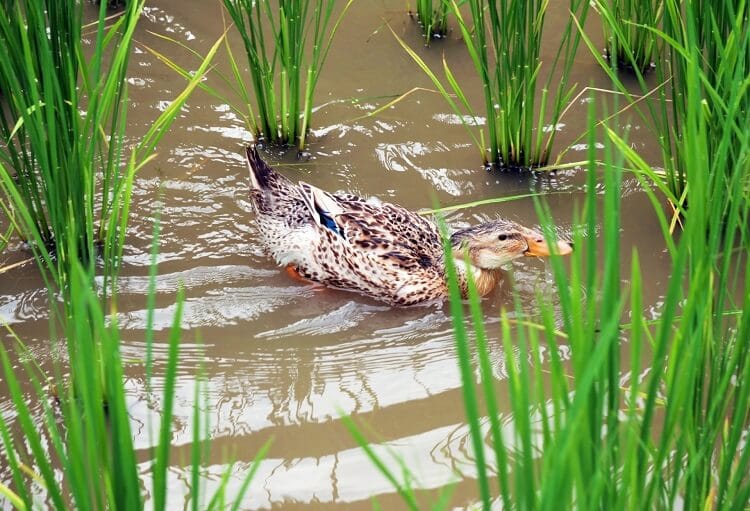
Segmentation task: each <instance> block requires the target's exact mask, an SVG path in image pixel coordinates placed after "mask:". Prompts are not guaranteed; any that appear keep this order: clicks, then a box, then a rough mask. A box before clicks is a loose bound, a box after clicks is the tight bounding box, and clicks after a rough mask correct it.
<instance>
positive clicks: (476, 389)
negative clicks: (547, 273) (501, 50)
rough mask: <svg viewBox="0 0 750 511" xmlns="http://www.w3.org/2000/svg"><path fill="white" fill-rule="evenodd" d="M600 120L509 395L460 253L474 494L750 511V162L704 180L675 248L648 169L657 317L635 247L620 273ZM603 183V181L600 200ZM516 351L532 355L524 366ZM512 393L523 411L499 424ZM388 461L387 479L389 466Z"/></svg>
mask: <svg viewBox="0 0 750 511" xmlns="http://www.w3.org/2000/svg"><path fill="white" fill-rule="evenodd" d="M690 121H691V122H690V124H689V125H688V126H685V127H684V133H685V134H686V137H689V140H690V146H691V147H692V148H693V149H692V152H691V154H690V156H691V158H690V159H689V160H688V161H689V162H690V163H689V164H688V165H687V167H686V171H687V172H688V179H690V178H691V177H692V174H693V173H701V174H704V168H703V165H704V164H705V160H706V158H707V157H706V156H703V157H701V156H700V155H701V154H705V153H703V151H704V150H705V143H706V138H707V137H708V136H709V135H708V130H707V126H706V125H707V124H708V123H709V122H710V119H707V118H706V117H705V116H697V115H696V116H691V117H690ZM589 126H590V132H589V140H588V143H589V148H590V149H589V151H590V154H589V157H590V160H591V164H590V165H589V169H588V186H587V190H588V193H587V197H586V202H585V204H584V206H583V214H582V216H581V218H580V221H579V223H580V224H581V225H582V229H580V230H579V231H578V232H577V234H576V236H575V240H574V245H575V246H576V248H577V250H576V251H575V252H574V254H573V256H572V261H571V265H570V267H569V269H568V268H566V265H564V264H563V261H562V260H561V258H558V257H553V258H552V259H551V265H552V271H553V274H554V277H555V281H556V284H557V292H558V293H559V305H558V306H557V307H559V310H553V307H552V305H551V304H549V303H546V302H545V305H544V306H543V308H542V311H541V314H540V315H539V317H537V318H524V319H523V320H522V321H518V320H517V318H518V317H521V315H522V309H521V306H520V304H519V303H517V304H516V317H515V318H516V319H511V318H510V316H509V315H508V314H506V313H505V312H504V311H503V312H502V313H501V323H500V328H501V333H502V356H503V358H504V359H505V360H506V361H508V363H506V364H505V367H506V370H507V373H508V374H507V379H508V382H507V386H506V387H505V388H507V389H508V390H507V392H508V394H507V396H506V395H502V396H500V395H498V394H497V393H496V392H497V391H496V381H495V377H494V375H493V373H492V369H491V362H490V360H491V358H492V357H491V351H490V348H489V347H488V344H487V339H486V334H485V330H484V325H483V315H484V314H483V311H482V308H481V304H480V300H479V298H478V296H477V295H476V293H475V292H474V291H473V290H472V289H470V296H469V305H468V307H469V313H470V318H471V320H470V324H471V325H472V330H473V335H470V334H469V330H468V329H467V318H466V317H465V311H464V309H465V306H464V304H463V303H462V301H461V296H460V292H459V289H458V286H457V284H456V278H455V270H453V264H452V263H451V262H450V258H448V260H449V264H448V276H449V279H450V289H451V313H452V316H453V322H454V332H455V337H456V347H457V351H458V359H459V364H460V369H461V377H462V386H463V391H464V402H465V405H466V415H467V421H468V424H469V429H470V432H471V441H472V447H473V454H474V456H473V459H474V460H475V465H476V473H477V476H478V477H477V480H478V497H477V498H478V500H479V501H480V502H481V507H482V509H490V508H491V507H492V506H493V505H495V504H497V503H498V501H499V503H501V505H502V508H503V509H572V508H575V509H675V508H685V509H738V510H739V509H745V508H746V507H747V505H748V503H750V481H749V480H748V479H747V474H748V473H749V472H750V450H748V449H747V447H746V446H745V445H744V443H745V441H746V439H745V438H744V435H745V432H746V431H747V426H748V423H749V422H750V415H749V414H750V345H748V343H747V339H749V338H750V303H749V302H748V301H747V300H743V299H742V297H743V296H745V295H746V290H747V289H748V286H749V285H750V277H748V276H749V275H750V261H748V260H747V258H746V257H738V254H747V253H748V252H749V251H750V239H749V238H748V237H747V231H746V226H747V222H748V220H750V218H749V216H750V203H748V201H747V200H744V199H743V194H744V193H745V190H744V186H745V185H744V183H743V180H744V172H745V169H744V168H743V167H742V166H739V165H736V166H734V167H729V169H730V172H729V175H728V176H727V174H725V173H709V174H708V175H707V177H706V178H704V179H700V180H697V179H696V181H695V183H697V185H694V187H693V188H692V192H691V193H692V194H693V195H692V197H694V198H695V202H691V207H690V208H689V209H688V210H686V211H685V219H684V221H685V229H684V231H683V233H682V235H681V236H680V239H679V240H678V241H674V240H673V239H672V238H671V234H670V229H669V219H668V218H667V217H666V216H665V214H664V213H663V211H662V208H661V205H660V204H659V199H658V197H657V195H656V194H654V193H653V192H652V191H651V190H650V189H649V188H648V186H649V183H650V181H649V179H648V178H647V177H646V176H644V175H641V174H637V175H639V176H640V177H641V182H642V184H643V185H644V186H645V187H647V191H648V193H649V194H650V196H651V197H652V199H653V202H654V209H655V215H656V216H657V218H658V220H659V222H660V224H661V225H662V228H663V232H664V236H665V241H666V243H667V246H668V252H669V255H670V257H671V260H672V273H671V276H670V278H669V282H668V284H667V287H666V289H665V291H664V293H665V294H664V299H663V303H662V304H661V307H660V311H659V317H658V319H656V320H647V319H646V318H645V317H644V313H643V306H642V305H643V304H642V284H641V283H642V278H641V272H640V265H639V259H638V255H637V253H635V252H634V253H633V256H632V262H631V266H630V270H629V271H628V272H623V270H622V269H623V265H622V260H621V255H620V254H621V247H620V241H619V240H620V218H621V211H620V197H621V180H622V173H623V170H622V169H623V158H624V156H623V154H622V152H620V151H619V147H618V145H616V144H614V143H612V142H610V143H607V144H605V149H604V156H603V158H602V161H603V163H602V164H601V165H602V166H601V168H598V167H597V164H596V163H594V161H595V152H594V149H593V147H594V144H595V142H596V140H597V139H596V138H595V127H596V123H595V119H594V114H593V107H592V110H591V114H590V117H589ZM730 132H731V128H728V132H727V133H726V134H725V135H724V137H726V138H729V137H730V136H731V134H730ZM600 171H601V172H600ZM598 174H599V175H602V176H603V181H604V183H603V184H604V186H603V190H604V197H603V201H602V204H601V206H599V205H598V203H599V200H600V197H599V196H597V192H596V190H597V189H599V188H598V187H597V186H596V185H597V175H598ZM690 182H693V181H690ZM709 197H711V198H712V199H711V200H709ZM540 214H541V216H542V218H543V219H544V224H545V225H546V226H547V228H546V231H547V232H548V233H550V234H551V233H552V232H553V229H552V227H551V223H550V219H549V215H548V212H547V211H546V210H545V209H544V208H543V207H540ZM717 226H721V227H717ZM598 236H600V237H601V241H602V242H601V243H599V242H598V241H599V240H598V239H597V237H598ZM601 247H606V248H604V249H602V248H601ZM447 254H448V256H450V251H448V252H447ZM621 273H623V275H621ZM540 300H541V298H540ZM628 315H629V316H630V320H629V321H627V319H626V318H627V316H628ZM557 318H561V319H557ZM563 350H564V352H566V353H568V354H569V359H563V358H562V356H561V353H562V352H563ZM518 351H520V353H522V354H525V355H524V356H522V357H521V362H520V363H513V362H512V361H513V360H516V359H517V357H516V353H517V352H518ZM497 356H498V355H497V354H494V357H497ZM526 360H528V363H527V362H525V361H526ZM477 378H478V379H479V383H477ZM500 399H507V400H508V401H509V403H510V408H511V410H512V413H511V414H510V415H509V416H506V417H503V418H502V421H503V426H502V429H501V426H500V416H499V415H498V411H497V410H498V406H497V402H498V400H500ZM482 405H483V406H482ZM482 410H484V412H483V411H482ZM483 413H486V417H485V416H483V415H482V414H483ZM509 431H510V432H511V433H510V434H509V433H508V432H509ZM357 438H358V440H359V441H360V442H365V441H366V440H365V439H364V437H363V436H362V435H361V434H360V436H358V437H357ZM368 454H369V455H370V456H371V457H373V456H374V454H373V451H372V450H370V451H368ZM490 460H491V461H490ZM377 463H378V465H377V466H378V467H380V468H381V470H384V468H383V467H386V466H387V464H386V463H385V462H384V461H383V460H378V461H377ZM490 467H496V471H494V472H492V471H491V470H490ZM385 470H387V468H386V469H385ZM390 477H391V478H393V477H394V476H393V474H392V473H391V474H390ZM407 481H408V479H407ZM399 484H400V485H402V484H404V483H400V482H399ZM399 491H400V493H401V494H409V493H408V492H407V491H406V490H404V489H403V488H402V489H400V490H399ZM409 503H410V507H412V508H416V507H417V506H416V505H415V504H414V503H413V501H411V500H410V501H409Z"/></svg>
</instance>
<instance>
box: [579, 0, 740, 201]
mask: <svg viewBox="0 0 750 511" xmlns="http://www.w3.org/2000/svg"><path fill="white" fill-rule="evenodd" d="M662 8H663V15H662V20H663V21H662V28H661V29H659V28H656V27H645V26H643V27H640V28H643V29H646V30H648V31H649V32H651V33H653V34H654V36H655V37H656V38H657V40H658V41H660V43H659V44H663V45H664V50H663V53H664V55H665V57H664V59H661V60H660V62H658V63H657V65H656V67H655V73H656V81H657V82H658V83H659V84H660V85H659V86H658V90H656V94H653V97H654V98H655V101H648V102H645V105H646V111H644V110H643V109H642V108H641V107H640V106H638V107H636V108H635V111H636V112H638V113H639V115H640V116H641V118H642V120H643V121H644V123H645V124H646V126H648V127H649V128H650V129H651V130H652V131H653V132H654V135H655V137H656V140H657V141H658V142H659V145H660V148H661V152H662V162H660V163H661V165H660V166H661V168H662V169H663V170H661V171H660V172H655V171H654V170H653V169H650V170H648V169H646V168H645V167H648V166H646V165H642V164H641V163H642V162H638V161H635V160H632V161H631V160H629V163H630V164H632V165H633V166H635V167H637V168H641V169H642V170H643V171H644V172H646V171H648V172H650V173H651V174H652V175H653V178H654V182H656V183H657V186H659V187H660V189H661V190H662V191H663V192H664V193H665V196H666V197H667V198H668V199H669V201H670V202H671V203H672V205H673V207H674V208H675V209H676V210H677V211H678V212H679V213H680V214H683V213H684V210H685V209H686V208H687V203H688V200H689V195H690V192H689V190H690V189H691V188H692V186H693V185H692V184H689V181H688V178H687V176H688V173H687V171H686V168H687V167H688V166H689V165H690V164H691V162H690V161H688V160H687V158H688V156H687V154H688V152H689V148H688V145H689V144H687V143H686V142H687V139H686V134H685V127H686V126H687V119H688V117H689V116H690V115H697V114H695V112H698V111H703V115H705V116H706V124H705V125H704V129H706V130H707V134H706V137H707V138H706V142H707V143H708V147H707V151H708V153H707V154H708V158H709V164H708V165H706V166H705V167H704V169H703V175H700V176H699V175H696V177H695V178H696V179H702V180H705V179H707V178H708V176H707V175H706V174H707V172H709V171H717V172H722V173H726V172H733V170H732V169H734V168H735V166H736V165H743V163H742V162H743V161H744V162H746V161H747V157H748V156H747V151H746V148H745V147H744V145H743V142H742V140H743V138H744V134H743V132H744V131H745V126H747V125H748V122H750V113H749V112H750V109H749V107H750V90H749V89H748V84H749V83H750V82H749V81H748V80H749V79H748V76H750V31H749V30H748V25H747V19H748V16H749V15H750V6H748V5H747V3H746V2H740V3H739V4H735V3H733V2H728V1H727V2H723V1H722V2H701V1H698V0H690V1H687V2H679V1H677V0H663V4H662ZM579 31H580V32H581V33H582V36H583V38H584V41H586V44H587V45H588V47H589V49H590V50H591V53H592V54H593V55H594V57H595V58H597V60H598V61H599V63H600V65H601V66H602V68H603V69H604V70H605V71H606V72H607V73H608V74H609V76H610V77H611V79H612V82H613V84H614V85H615V87H616V88H617V90H618V91H620V92H622V93H623V94H625V95H626V96H627V97H629V98H630V93H629V91H628V88H627V86H626V85H625V84H623V82H622V81H621V80H620V79H619V77H618V76H617V73H616V72H615V71H614V70H613V69H611V68H610V66H609V65H608V63H607V62H605V61H604V60H603V59H602V58H601V56H600V55H599V52H598V50H596V49H595V47H594V45H593V44H592V43H591V41H590V39H588V38H587V37H586V35H585V34H584V33H583V31H582V29H581V25H580V24H579ZM623 48H624V50H625V51H626V53H627V52H629V53H630V54H629V55H628V56H627V60H628V61H634V60H635V55H633V54H632V52H630V50H629V49H627V48H625V47H623ZM634 71H635V75H636V77H637V79H638V81H639V83H640V86H641V89H642V91H643V92H648V93H649V94H650V95H651V93H653V92H654V91H649V90H648V86H647V85H646V83H645V81H644V80H643V76H642V73H641V72H640V70H638V69H635V70H634ZM690 112H693V113H690ZM727 126H729V127H731V129H730V130H729V132H727ZM727 137H728V138H727ZM727 152H728V154H726V153H727ZM628 154H630V155H634V153H632V151H631V152H629V153H628ZM717 155H722V158H723V157H724V156H725V155H726V156H728V159H727V160H726V161H724V163H725V166H723V167H721V166H717V165H714V164H713V163H712V160H713V159H714V158H715V157H716V156H717ZM744 165H745V166H746V163H745V164H744ZM710 169H713V170H710ZM746 174H748V172H746ZM659 181H660V182H661V183H659Z"/></svg>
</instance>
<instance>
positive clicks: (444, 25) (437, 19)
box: [416, 0, 448, 42]
mask: <svg viewBox="0 0 750 511" xmlns="http://www.w3.org/2000/svg"><path fill="white" fill-rule="evenodd" d="M416 14H417V21H418V22H419V25H420V26H421V27H422V34H423V35H424V38H425V40H426V41H427V42H429V41H430V39H434V38H440V37H445V35H447V34H448V2H447V1H446V0H435V1H433V0H417V11H416Z"/></svg>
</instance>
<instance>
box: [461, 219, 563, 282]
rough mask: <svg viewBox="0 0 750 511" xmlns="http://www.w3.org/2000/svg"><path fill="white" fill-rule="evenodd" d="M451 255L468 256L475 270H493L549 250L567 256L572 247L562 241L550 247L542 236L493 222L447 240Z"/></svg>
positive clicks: (510, 224) (469, 229)
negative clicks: (518, 259) (449, 243)
mask: <svg viewBox="0 0 750 511" xmlns="http://www.w3.org/2000/svg"><path fill="white" fill-rule="evenodd" d="M451 246H452V247H453V253H454V254H453V255H454V256H455V257H456V258H457V259H458V260H460V259H463V257H464V254H465V253H468V256H469V262H470V263H471V265H472V266H474V267H475V268H479V269H482V270H496V269H499V268H500V267H501V266H502V265H504V264H506V263H509V262H510V261H512V260H514V259H517V258H519V257H531V256H537V257H545V256H549V255H551V254H552V252H553V250H554V251H555V252H557V253H558V254H560V255H567V254H570V253H571V252H572V251H573V247H572V246H571V244H570V243H568V242H566V241H556V242H555V244H554V247H551V246H550V245H549V244H548V243H547V242H546V241H545V239H544V235H543V234H542V233H540V232H538V231H535V230H533V229H529V228H527V227H524V226H522V225H519V224H517V223H515V222H511V221H509V220H495V221H492V222H485V223H482V224H479V225H475V226H472V227H468V228H466V229H461V230H460V231H457V232H455V233H453V235H452V236H451Z"/></svg>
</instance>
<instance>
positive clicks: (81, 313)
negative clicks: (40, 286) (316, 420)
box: [0, 247, 267, 511]
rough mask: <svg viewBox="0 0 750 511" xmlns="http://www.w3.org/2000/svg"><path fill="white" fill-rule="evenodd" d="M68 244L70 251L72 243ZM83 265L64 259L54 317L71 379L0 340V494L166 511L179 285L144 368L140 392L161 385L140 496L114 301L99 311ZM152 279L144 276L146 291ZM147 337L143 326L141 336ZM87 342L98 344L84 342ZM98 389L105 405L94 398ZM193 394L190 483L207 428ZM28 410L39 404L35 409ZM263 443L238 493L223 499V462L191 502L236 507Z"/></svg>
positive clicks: (32, 502)
mask: <svg viewBox="0 0 750 511" xmlns="http://www.w3.org/2000/svg"><path fill="white" fill-rule="evenodd" d="M71 250H72V251H75V247H72V248H71ZM89 271H90V270H88V269H86V268H85V267H84V266H83V265H82V264H81V263H80V262H78V260H75V259H74V260H73V262H72V263H71V273H70V278H69V284H70V293H69V307H68V309H67V310H66V312H67V313H68V314H69V316H67V317H66V318H61V319H62V323H63V325H64V326H63V331H62V334H63V335H64V337H65V341H64V343H65V346H66V347H67V354H68V364H69V367H70V368H73V367H75V368H77V369H78V376H77V377H76V383H77V384H76V385H72V384H71V382H70V381H68V380H67V377H66V376H65V374H66V372H67V371H66V369H65V368H60V367H58V368H57V369H56V370H55V375H54V376H52V377H49V375H47V374H45V373H44V372H43V371H42V369H41V368H40V367H39V366H37V365H36V364H35V363H34V357H33V356H32V355H30V354H29V353H28V352H27V350H26V347H25V346H24V345H23V343H22V342H21V341H20V339H18V338H15V340H16V343H15V344H16V346H15V347H16V350H13V351H15V352H13V351H11V350H10V349H9V347H7V345H5V344H3V345H0V366H1V367H2V379H3V380H4V381H5V382H6V383H7V388H8V399H9V404H10V405H11V409H10V410H12V413H8V414H3V415H2V416H0V439H1V444H2V447H3V449H2V453H0V456H2V458H3V462H2V465H3V466H5V467H7V468H8V470H9V472H10V474H11V478H12V483H11V485H10V486H6V485H4V484H2V483H0V495H1V496H3V497H4V498H5V499H6V501H7V502H9V503H10V505H11V506H12V507H13V508H15V509H18V510H31V509H40V508H42V503H44V504H43V507H44V508H45V509H56V510H61V511H62V510H66V509H129V510H138V509H145V508H146V506H147V505H148V507H149V508H151V509H157V510H163V509H171V507H173V506H175V505H178V504H177V503H175V502H174V501H170V499H169V494H170V489H169V488H168V486H167V473H168V470H169V466H170V442H171V432H172V426H173V424H172V407H173V403H174V400H173V396H174V392H175V382H176V377H177V367H178V358H179V342H180V329H181V327H180V323H181V317H182V305H183V300H184V295H183V293H182V291H181V290H180V292H179V293H178V296H177V307H176V312H175V317H174V321H173V325H172V328H171V330H170V333H169V349H168V353H169V355H168V359H167V362H166V367H165V369H164V373H163V374H161V373H160V374H158V375H157V374H155V373H154V372H153V371H148V372H147V374H148V384H147V385H148V389H149V391H150V389H151V388H152V386H151V380H152V379H153V378H157V377H158V378H159V379H160V381H163V385H164V387H163V395H162V396H161V401H160V402H161V405H162V407H161V414H162V415H161V423H160V426H159V433H158V438H157V439H154V440H155V448H154V451H153V452H152V456H153V465H152V467H151V469H150V477H151V485H150V488H151V494H150V495H149V497H148V499H146V497H145V496H144V491H143V487H144V481H143V480H142V476H141V472H142V471H143V468H142V467H141V463H142V461H139V458H140V457H141V456H140V455H138V454H137V453H136V450H135V447H134V436H133V435H134V431H133V430H132V429H131V426H130V421H131V417H130V410H129V404H128V402H127V396H126V392H125V376H124V370H125V367H124V366H125V363H124V361H123V359H122V356H121V351H120V334H119V330H118V326H117V322H116V317H117V315H116V313H117V309H116V308H115V307H112V309H111V310H110V314H109V315H108V314H106V313H105V311H104V309H103V306H102V304H101V301H100V298H99V296H98V295H97V293H96V291H95V290H94V289H92V288H91V285H90V282H91V280H92V278H93V275H91V274H89V273H88V272H89ZM153 279H154V276H153V275H152V285H151V288H152V290H153V288H154V285H153ZM151 310H153V305H152V309H151ZM149 328H150V327H149ZM11 334H12V332H11ZM152 338H153V336H152V335H150V330H149V332H147V339H152ZM92 346H97V347H98V348H97V349H96V350H93V349H91V347H92ZM152 349H153V343H152V342H151V341H149V342H148V343H147V354H146V356H147V358H148V359H151V358H152V355H151V353H152ZM97 353H98V354H99V356H101V357H104V358H106V359H107V364H106V366H107V371H106V373H104V374H103V375H102V376H103V378H100V377H99V372H98V360H97V359H96V354H97ZM18 361H20V362H18ZM50 382H51V383H50ZM22 384H23V385H30V387H31V390H30V391H29V393H30V395H26V394H25V392H24V390H23V389H22ZM198 388H200V385H198ZM105 396H106V406H102V402H103V400H104V398H105ZM200 399H201V394H200V392H199V390H196V394H195V404H194V408H193V413H194V415H195V419H194V421H193V423H194V426H195V430H194V431H193V443H192V447H191V457H190V459H191V462H190V470H191V479H192V481H193V482H197V481H199V480H200V478H201V477H202V475H201V471H202V464H203V463H204V462H205V456H206V455H207V446H206V442H205V440H204V438H205V435H206V434H207V432H206V431H205V430H204V429H202V425H205V424H206V421H201V420H200V414H201V412H200ZM156 400H157V399H155V401H156ZM35 405H36V406H35ZM38 408H40V409H41V410H39V411H37V410H36V409H38ZM7 411H8V410H6V412H7ZM11 417H13V418H12V419H11ZM149 431H150V429H149ZM266 450H267V445H266V446H264V447H263V448H262V449H261V450H260V451H259V452H258V455H257V458H256V460H255V462H254V463H253V464H252V466H251V468H250V470H249V471H248V474H247V477H246V481H245V482H244V483H243V484H242V485H241V488H240V491H239V492H238V494H237V495H235V496H232V497H231V498H230V497H229V496H228V495H227V494H226V490H227V489H226V484H227V482H228V480H229V475H231V471H232V468H233V467H232V466H231V465H230V466H229V467H228V468H227V470H226V474H224V476H223V477H222V478H221V483H220V484H219V486H218V488H217V489H216V491H215V493H214V494H213V495H204V494H202V492H201V488H202V486H201V485H200V484H193V486H192V488H191V499H192V503H193V506H192V509H225V507H226V506H227V503H228V501H236V505H235V507H234V508H235V509H236V508H237V506H239V504H240V503H241V502H242V499H243V496H244V493H245V492H246V491H247V487H248V483H249V480H250V479H251V478H252V477H253V475H254V474H255V472H256V470H257V468H258V464H259V462H260V459H261V458H262V457H263V456H264V454H265V452H266ZM170 506H171V507H170Z"/></svg>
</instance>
